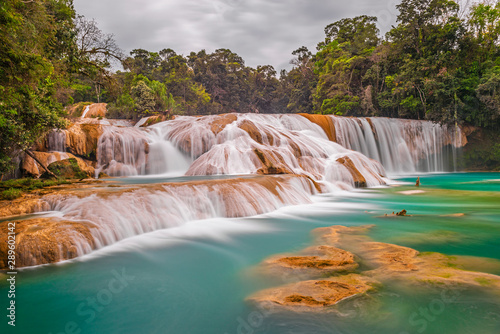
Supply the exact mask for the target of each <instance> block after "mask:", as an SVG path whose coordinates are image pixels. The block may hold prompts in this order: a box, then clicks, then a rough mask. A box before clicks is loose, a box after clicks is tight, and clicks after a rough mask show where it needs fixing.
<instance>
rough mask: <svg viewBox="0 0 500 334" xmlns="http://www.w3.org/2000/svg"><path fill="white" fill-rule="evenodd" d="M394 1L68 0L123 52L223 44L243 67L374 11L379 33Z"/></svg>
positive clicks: (285, 63)
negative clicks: (242, 61)
mask: <svg viewBox="0 0 500 334" xmlns="http://www.w3.org/2000/svg"><path fill="white" fill-rule="evenodd" d="M398 2H399V1H398V0H392V1H384V0H351V1H345V0H342V1H340V0H286V1H285V0H163V1H162V0H119V1H118V0H106V1H103V0H74V4H75V8H76V11H77V13H79V14H81V15H84V16H85V17H87V18H88V19H92V18H95V19H96V20H97V22H98V24H99V27H100V28H101V30H103V31H104V32H106V33H113V34H114V35H115V39H116V41H117V43H118V44H119V45H120V47H121V48H122V49H124V50H125V51H126V52H127V53H128V52H130V51H131V50H133V49H137V48H142V49H146V50H149V51H159V50H161V49H164V48H172V49H174V50H175V51H176V52H177V53H180V54H184V55H188V54H189V53H190V52H191V51H195V52H197V51H200V50H202V49H206V50H207V52H212V51H214V50H216V49H218V48H227V49H230V50H232V51H233V52H236V53H237V54H239V55H240V56H241V57H243V59H244V60H245V62H246V64H247V65H248V66H252V67H256V66H257V65H265V64H271V65H273V66H274V67H275V68H276V69H277V70H280V69H282V68H287V69H289V68H290V65H289V61H290V60H291V59H292V58H293V56H292V55H291V53H292V51H293V50H295V49H297V48H299V47H301V46H303V45H304V46H307V47H308V48H309V49H310V50H315V46H316V44H317V43H318V42H320V41H322V40H323V38H324V32H323V29H324V27H325V26H326V25H328V24H330V23H333V22H335V21H337V20H340V19H342V18H345V17H354V16H357V15H363V14H366V15H374V16H378V17H379V20H380V24H379V26H380V28H381V31H382V32H386V31H387V30H389V29H390V26H391V25H392V24H394V21H395V16H396V15H397V11H396V10H395V5H396V4H397V3H398Z"/></svg>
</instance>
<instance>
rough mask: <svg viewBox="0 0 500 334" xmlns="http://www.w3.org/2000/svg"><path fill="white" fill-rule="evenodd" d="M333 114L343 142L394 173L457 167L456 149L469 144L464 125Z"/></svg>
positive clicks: (337, 133) (452, 169)
mask: <svg viewBox="0 0 500 334" xmlns="http://www.w3.org/2000/svg"><path fill="white" fill-rule="evenodd" d="M331 117H332V118H333V121H334V124H335V129H336V136H337V142H338V143H339V144H341V145H342V146H344V147H346V148H349V149H352V150H355V151H358V152H361V153H363V154H364V155H366V156H368V157H370V158H372V159H375V160H377V161H380V162H381V163H382V165H383V166H384V167H385V169H386V170H387V171H388V172H390V173H398V174H401V173H415V172H444V171H450V170H451V171H454V170H456V154H457V153H456V149H457V148H460V147H462V146H464V144H465V143H463V136H462V133H461V129H460V127H448V126H442V125H440V124H437V123H433V122H430V121H416V120H403V119H389V118H377V117H373V118H346V117H335V116H331ZM370 122H371V124H372V125H373V128H372V127H371V125H370ZM450 151H451V152H450ZM447 153H451V158H453V163H452V164H450V156H449V155H447Z"/></svg>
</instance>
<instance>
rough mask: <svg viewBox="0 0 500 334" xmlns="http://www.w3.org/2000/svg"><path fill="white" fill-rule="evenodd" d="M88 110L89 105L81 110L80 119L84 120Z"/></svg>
mask: <svg viewBox="0 0 500 334" xmlns="http://www.w3.org/2000/svg"><path fill="white" fill-rule="evenodd" d="M89 110H90V105H88V106H86V107H85V109H84V110H83V113H82V116H81V117H80V118H85V116H87V113H88V112H89Z"/></svg>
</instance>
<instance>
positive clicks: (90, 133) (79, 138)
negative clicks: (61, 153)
mask: <svg viewBox="0 0 500 334" xmlns="http://www.w3.org/2000/svg"><path fill="white" fill-rule="evenodd" d="M102 132H103V129H102V125H99V124H81V123H75V124H72V125H71V126H70V127H68V129H67V130H66V145H67V149H68V151H69V152H71V153H72V154H74V155H77V156H80V157H85V158H87V159H90V160H93V161H95V160H96V156H97V143H98V142H99V137H100V136H101V135H102Z"/></svg>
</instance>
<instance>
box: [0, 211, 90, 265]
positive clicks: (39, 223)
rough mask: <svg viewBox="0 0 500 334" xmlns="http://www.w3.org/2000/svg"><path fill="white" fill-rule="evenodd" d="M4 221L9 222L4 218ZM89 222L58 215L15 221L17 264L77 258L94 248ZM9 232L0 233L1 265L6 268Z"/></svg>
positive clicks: (36, 263)
mask: <svg viewBox="0 0 500 334" xmlns="http://www.w3.org/2000/svg"><path fill="white" fill-rule="evenodd" d="M4 224H7V223H6V222H4ZM92 227H93V225H92V224H90V223H85V222H72V221H64V220H59V219H56V218H39V219H28V220H21V221H17V222H16V230H15V231H16V267H18V268H20V267H27V266H33V265H40V264H46V263H54V262H58V261H61V260H68V259H72V258H75V257H77V256H79V255H83V254H84V253H88V252H90V250H91V249H93V248H95V243H94V238H93V237H92V234H91V232H90V229H91V228H92ZM7 254H8V244H7V233H2V234H0V269H6V268H7V264H8V262H7V258H8V257H7Z"/></svg>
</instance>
